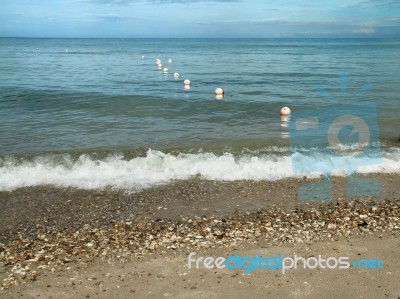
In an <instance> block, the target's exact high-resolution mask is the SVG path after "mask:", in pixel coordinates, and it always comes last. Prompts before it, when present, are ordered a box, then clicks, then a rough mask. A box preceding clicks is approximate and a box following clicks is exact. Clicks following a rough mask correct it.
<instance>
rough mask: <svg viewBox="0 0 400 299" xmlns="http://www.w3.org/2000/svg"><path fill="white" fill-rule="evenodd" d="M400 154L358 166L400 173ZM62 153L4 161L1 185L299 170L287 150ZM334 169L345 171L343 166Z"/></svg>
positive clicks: (150, 182)
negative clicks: (103, 155)
mask: <svg viewBox="0 0 400 299" xmlns="http://www.w3.org/2000/svg"><path fill="white" fill-rule="evenodd" d="M399 157H400V151H393V152H391V153H388V154H385V155H384V157H383V159H382V162H381V163H380V164H376V165H371V166H363V167H360V168H359V172H362V173H371V172H386V173H400V158H399ZM61 158H62V159H60V156H57V157H54V156H43V157H38V158H36V159H34V160H33V161H25V162H22V163H21V162H16V161H13V160H8V161H5V162H4V161H3V163H2V165H3V166H2V167H0V191H10V190H15V189H17V188H20V187H28V186H38V185H54V186H58V187H77V188H81V189H102V188H105V187H108V186H110V187H113V188H117V189H124V190H129V191H137V190H141V189H143V188H148V187H151V186H156V185H161V184H166V183H169V182H171V181H173V180H185V179H189V178H191V177H194V176H198V177H200V178H202V179H208V180H227V181H234V180H278V179H284V178H288V177H293V176H295V175H294V173H293V171H292V164H291V157H290V156H289V155H287V156H282V155H281V156H279V155H273V154H264V155H260V156H255V155H242V156H241V157H239V158H235V157H234V156H233V155H232V154H229V153H226V154H224V155H216V154H213V153H197V154H179V155H172V154H165V153H163V152H160V151H154V150H148V152H147V155H146V156H145V157H136V158H133V159H130V160H126V159H124V157H123V156H122V155H111V156H109V157H107V158H106V159H103V160H96V159H94V158H93V157H91V156H89V155H81V156H80V157H79V159H77V160H76V159H75V160H74V159H72V158H71V156H69V155H67V154H65V155H63V156H62V157H61ZM336 174H338V175H343V174H344V173H343V172H341V171H339V172H336ZM298 175H299V176H300V174H298ZM301 175H304V174H301ZM318 175H319V173H318V172H313V173H310V174H308V175H307V176H309V177H314V176H318Z"/></svg>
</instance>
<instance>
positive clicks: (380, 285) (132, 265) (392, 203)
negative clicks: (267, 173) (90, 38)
mask: <svg viewBox="0 0 400 299" xmlns="http://www.w3.org/2000/svg"><path fill="white" fill-rule="evenodd" d="M369 177H374V178H375V179H377V180H378V181H379V182H380V183H381V186H382V191H383V193H382V195H381V196H380V197H378V198H348V197H347V196H346V195H345V189H346V181H345V179H344V178H340V177H335V178H334V179H333V183H334V198H333V200H332V201H328V202H299V201H298V200H297V191H298V188H299V187H300V186H301V185H302V184H304V183H305V182H306V180H303V179H290V180H283V181H276V182H266V181H261V182H254V181H238V182H214V181H202V180H191V181H182V182H176V183H174V184H170V185H166V186H161V187H157V188H152V189H148V190H145V191H142V192H140V193H136V194H126V193H123V192H116V191H112V190H104V191H83V190H75V189H57V188H53V187H35V188H24V189H19V190H16V191H14V192H3V193H0V206H1V209H0V224H1V226H0V227H1V228H0V232H1V234H0V236H1V239H0V242H1V244H0V257H1V260H0V262H1V273H0V281H1V285H2V290H1V296H2V297H5V298H17V297H21V296H22V297H25V298H32V297H34V298H36V297H40V298H50V297H52V298H62V297H87V296H90V297H99V296H100V297H103V298H109V297H112V296H114V297H117V298H132V297H137V298H160V297H172V298H188V297H191V298H226V297H227V296H229V297H232V298H243V297H244V296H250V297H254V298H261V297H263V298H264V297H265V296H266V295H267V294H268V295H270V296H271V297H274V298H290V297H291V298H306V297H312V298H321V297H325V298H327V295H328V294H329V295H330V296H331V298H349V297H351V298H398V297H400V287H398V283H397V282H398V281H399V278H400V272H399V270H397V269H398V265H399V263H400V262H399V253H398V250H396V248H398V246H399V243H400V239H399V232H400V190H398V185H399V182H400V175H389V174H387V175H384V174H377V175H373V176H369ZM189 252H196V254H197V255H199V256H200V255H202V256H211V257H218V256H222V257H227V256H230V255H234V254H238V255H241V256H245V255H252V256H255V255H257V254H266V253H268V254H269V253H271V254H282V255H287V256H293V254H294V253H296V254H297V255H303V256H305V257H310V256H318V255H319V254H322V255H326V256H334V257H338V256H342V255H343V256H348V257H349V258H350V259H355V258H358V259H360V258H365V259H373V258H374V259H381V260H382V261H383V263H384V267H383V269H356V268H354V267H353V268H350V269H335V270H327V269H325V270H323V269H315V270H310V269H306V270H304V269H298V270H293V271H291V272H288V273H286V274H282V273H280V272H279V271H277V270H260V269H258V271H254V272H253V273H252V274H250V275H246V274H244V273H243V269H241V270H237V271H235V270H231V269H217V270H215V271H214V270H206V269H192V270H189V269H187V257H188V253H189ZM357 296H358V297H357ZM268 297H269V296H268ZM328 297H329V296H328Z"/></svg>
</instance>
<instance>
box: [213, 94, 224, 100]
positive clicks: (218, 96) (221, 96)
mask: <svg viewBox="0 0 400 299" xmlns="http://www.w3.org/2000/svg"><path fill="white" fill-rule="evenodd" d="M215 98H216V99H217V100H222V99H223V98H224V95H223V94H216V95H215Z"/></svg>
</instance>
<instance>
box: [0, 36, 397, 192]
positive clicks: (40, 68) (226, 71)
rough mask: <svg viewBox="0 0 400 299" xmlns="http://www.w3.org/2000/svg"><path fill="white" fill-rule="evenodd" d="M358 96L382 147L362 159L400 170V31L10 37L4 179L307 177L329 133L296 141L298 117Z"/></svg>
mask: <svg viewBox="0 0 400 299" xmlns="http://www.w3.org/2000/svg"><path fill="white" fill-rule="evenodd" d="M156 59H160V60H161V63H162V65H163V66H162V67H161V68H160V67H158V66H157V64H156ZM164 68H168V71H166V72H164V70H163V69H164ZM175 72H178V73H179V77H178V78H176V77H174V75H173V74H174V73H175ZM185 79H189V80H190V81H191V85H190V86H186V87H185V86H184V84H183V82H184V80H185ZM217 87H221V88H223V90H224V96H223V97H222V98H217V97H216V96H215V94H214V91H215V89H216V88H217ZM350 104H357V105H358V106H359V107H360V111H361V114H360V115H361V116H360V118H361V119H362V117H363V116H366V117H367V118H368V119H370V120H371V119H372V122H370V120H366V122H365V123H366V126H364V127H363V126H361V128H364V129H365V128H368V127H369V124H371V126H374V128H370V130H371V132H372V131H374V132H379V136H378V137H377V138H375V139H374V140H373V141H374V142H373V148H374V149H375V153H377V152H379V153H380V154H381V159H380V161H379V162H377V163H373V165H366V164H365V163H364V164H363V163H361V164H360V167H358V168H357V169H356V171H357V172H359V173H379V172H382V173H400V149H399V145H400V142H399V136H400V120H399V117H400V105H399V104H400V39H367V38H365V39H305V38H302V39H289V38H281V39H272V38H271V39H270V38H265V39H45V38H0V191H13V190H16V189H18V188H21V187H31V186H40V185H51V186H56V187H62V188H64V187H74V188H80V189H102V188H114V189H116V190H125V191H128V192H136V191H140V190H143V189H144V188H150V187H154V186H158V185H161V184H168V183H171V182H173V181H176V180H188V179H193V178H200V179H205V180H216V181H234V180H279V179H285V178H290V177H295V176H302V175H304V174H302V173H300V172H298V171H296V169H294V163H293V157H294V156H296V165H298V161H301V157H302V155H303V156H304V157H307V158H308V159H305V160H304V161H305V162H304V163H307V164H311V165H316V164H318V161H319V159H320V158H321V156H320V154H321V153H320V146H321V144H324V142H325V141H326V138H325V139H323V137H321V136H323V135H324V134H325V135H328V133H327V132H319V133H318V134H319V135H318V134H317V135H318V136H320V137H318V136H317V137H316V135H311V136H310V137H307V135H300V136H301V138H300V139H299V138H295V141H296V142H295V144H293V143H292V136H291V134H292V135H293V134H294V135H295V134H296V131H292V130H291V128H292V126H294V125H296V124H294V122H296V121H298V120H296V115H304V112H305V111H308V112H310V111H311V112H315V117H316V119H319V120H318V121H319V124H321V128H329V124H328V126H326V125H327V122H332V119H334V118H332V116H334V114H335V113H336V114H338V111H339V110H337V107H347V106H346V105H350ZM284 106H287V107H289V108H290V109H291V115H290V116H289V117H281V116H280V110H281V108H282V107H284ZM372 106H374V107H376V109H369V108H370V107H372ZM363 107H367V108H368V109H367V108H365V109H364V108H363ZM352 109H353V110H352V111H348V113H347V114H348V115H350V114H351V113H353V112H354V113H356V112H357V111H354V108H352ZM356 110H358V109H356ZM364 110H365V111H364ZM360 111H358V112H360ZM340 113H342V114H343V110H340ZM311 114H312V113H311ZM374 120H375V121H374ZM324 122H325V126H322V124H324ZM317 124H318V122H317ZM314 125H315V123H314ZM311 127H312V128H311V129H316V128H317V127H318V125H317V126H311ZM364 133H365V132H364ZM360 134H361V135H362V134H363V133H362V132H361V133H360ZM360 134H359V135H357V136H360ZM297 137H298V136H297ZM318 138H322V139H323V141H324V142H322V143H318V142H317V141H318ZM299 140H300V143H299ZM357 140H358V139H357V138H356V140H355V141H353V143H352V144H351V145H350V146H353V147H354V146H356V147H357V146H358V145H360V146H361V147H360V148H361V149H360V151H362V150H363V146H364V145H362V144H361V143H360V144H358V143H357ZM363 141H364V142H372V141H371V140H365V138H364V139H363ZM343 145H344V146H345V145H346V144H343ZM347 145H349V144H347ZM325 150H332V148H328V147H327V148H326V149H325ZM333 152H335V149H333ZM299 155H300V159H299ZM310 158H311V160H310ZM310 161H311V162H310ZM312 161H314V162H312ZM346 161H347V162H346V163H350V164H351V163H353V162H354V161H355V164H357V156H356V155H350V156H349V160H346ZM352 161H353V162H352ZM357 165H358V164H357ZM311 168H312V167H311ZM334 168H335V167H334V165H333V166H332V171H333V173H334V172H335V171H339V173H342V172H343V171H345V172H344V173H346V169H334ZM339 168H346V165H345V164H343V165H342V164H341V165H340V167H339ZM312 170H313V169H311V170H310V171H311V172H312ZM314 170H315V171H316V173H317V174H318V169H317V168H315V169H314ZM341 171H342V172H341ZM314 174H315V173H314ZM305 175H307V174H305Z"/></svg>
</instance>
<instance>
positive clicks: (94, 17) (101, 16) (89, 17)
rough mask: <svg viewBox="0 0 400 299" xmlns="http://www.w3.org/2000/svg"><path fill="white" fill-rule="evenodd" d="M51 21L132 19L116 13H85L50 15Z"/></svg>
mask: <svg viewBox="0 0 400 299" xmlns="http://www.w3.org/2000/svg"><path fill="white" fill-rule="evenodd" d="M47 19H48V20H50V21H77V22H102V21H106V22H118V21H126V20H129V19H132V18H131V17H126V16H121V15H116V14H84V15H79V16H71V17H66V16H48V17H47Z"/></svg>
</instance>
